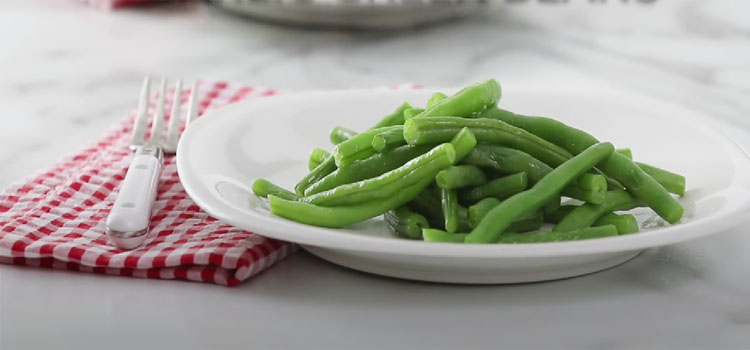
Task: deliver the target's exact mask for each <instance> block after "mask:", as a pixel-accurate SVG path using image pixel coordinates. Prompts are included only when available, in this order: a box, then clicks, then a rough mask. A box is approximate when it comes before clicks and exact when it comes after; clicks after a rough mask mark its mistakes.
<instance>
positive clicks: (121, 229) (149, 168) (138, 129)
mask: <svg viewBox="0 0 750 350" xmlns="http://www.w3.org/2000/svg"><path fill="white" fill-rule="evenodd" d="M149 86H150V78H149V77H146V79H144V81H143V87H142V88H141V95H140V99H139V101H138V111H137V114H136V118H135V124H134V125H133V136H132V139H131V144H130V148H131V149H132V150H133V151H134V153H135V155H134V157H133V160H132V161H131V163H130V166H129V167H128V172H127V174H126V175H125V179H124V180H123V182H122V185H121V186H120V190H119V193H118V194H117V199H115V203H114V205H113V206H112V209H111V210H110V212H109V215H108V216H107V221H106V233H107V238H108V239H109V242H110V243H111V244H112V245H114V246H116V247H118V248H120V249H133V248H137V247H139V246H140V245H142V244H143V242H144V241H145V240H146V236H147V234H148V228H149V222H150V221H151V210H152V208H153V204H154V200H155V199H156V190H157V187H158V185H159V177H160V176H161V170H162V167H163V165H164V155H165V154H166V155H171V154H174V153H175V152H176V150H177V142H178V141H179V137H180V101H181V97H182V83H181V82H180V81H179V80H178V81H177V82H176V83H175V86H174V97H173V99H172V109H171V114H170V116H171V117H170V118H169V125H168V126H167V134H166V139H164V137H163V129H164V96H165V95H166V94H167V80H166V79H162V80H161V84H160V87H159V95H158V98H157V101H156V106H155V108H154V120H153V122H152V124H151V137H149V138H148V139H146V127H147V125H148V106H149V96H150V94H149ZM196 91H197V83H194V84H193V86H192V89H191V90H190V98H189V102H188V111H187V116H186V117H185V128H187V127H188V126H189V125H190V123H191V122H192V121H193V120H195V118H196V117H197V114H198V113H197V108H196V107H197V106H196V103H197V100H196Z"/></svg>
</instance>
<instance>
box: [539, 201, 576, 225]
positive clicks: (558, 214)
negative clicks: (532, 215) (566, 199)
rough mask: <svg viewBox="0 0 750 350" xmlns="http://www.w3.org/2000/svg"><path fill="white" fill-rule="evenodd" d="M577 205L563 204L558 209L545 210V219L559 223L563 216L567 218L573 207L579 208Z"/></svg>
mask: <svg viewBox="0 0 750 350" xmlns="http://www.w3.org/2000/svg"><path fill="white" fill-rule="evenodd" d="M577 207H578V206H577V205H561V206H560V207H559V208H557V210H555V211H550V212H545V213H544V221H547V222H549V223H551V224H557V223H559V222H560V221H562V219H563V218H565V216H566V215H568V214H569V213H570V212H571V211H573V209H575V208H577Z"/></svg>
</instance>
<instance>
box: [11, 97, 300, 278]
mask: <svg viewBox="0 0 750 350" xmlns="http://www.w3.org/2000/svg"><path fill="white" fill-rule="evenodd" d="M187 93H188V91H184V93H183V99H182V101H180V102H181V103H183V104H185V103H186V100H187ZM274 94H276V91H275V90H269V89H263V88H258V87H252V86H246V85H237V84H228V83H223V82H219V83H201V84H200V85H199V94H198V97H199V101H200V102H199V103H200V111H201V113H202V112H203V111H204V110H205V109H207V108H214V107H219V106H223V105H225V104H228V103H231V102H236V101H239V100H243V99H253V98H262V97H263V96H270V95H274ZM168 96H172V93H169V95H168ZM154 98H155V96H154ZM167 103H168V104H170V103H171V101H170V99H169V98H167ZM185 109H186V108H183V111H184V110H185ZM167 111H169V109H167ZM169 117H170V116H167V118H169ZM182 117H183V118H184V116H182ZM133 119H134V115H131V116H130V117H128V118H127V119H126V120H125V121H123V122H122V123H121V124H120V125H118V126H117V127H115V128H114V129H113V130H111V131H110V132H108V133H107V135H106V136H105V137H103V138H102V139H100V140H99V141H97V142H95V143H94V144H93V145H91V146H90V147H87V148H85V149H84V150H82V151H80V152H78V153H76V154H74V155H72V156H70V157H67V158H66V159H64V160H62V161H61V162H59V163H58V164H56V165H54V166H53V167H51V168H49V169H47V170H45V171H42V172H40V173H38V174H37V175H35V176H32V177H30V178H28V179H26V180H23V181H21V182H19V183H16V184H13V185H11V186H10V187H9V188H7V189H5V190H4V191H3V192H2V193H1V194H0V262H2V263H10V264H17V265H30V266H42V267H51V268H58V269H69V270H75V271H88V272H98V273H106V274H113V275H124V276H133V277H145V278H161V279H183V280H191V281H202V282H214V283H218V284H221V285H226V286H234V285H237V284H239V283H240V282H242V281H244V280H246V279H248V278H250V277H251V276H253V275H255V274H257V273H258V272H261V271H263V270H265V269H266V268H268V267H270V266H272V265H273V264H275V263H276V262H278V261H279V260H281V259H283V258H284V257H285V256H287V255H288V254H289V253H291V252H292V251H294V249H295V246H294V245H293V244H291V243H286V242H281V241H277V240H273V239H268V238H265V237H263V236H260V235H257V234H254V233H252V232H247V231H242V230H240V229H237V228H234V227H232V226H229V225H226V224H223V223H221V222H219V221H217V220H216V219H214V218H212V217H210V216H208V214H206V213H205V212H203V211H202V210H201V209H200V208H199V207H198V206H197V205H195V203H193V201H192V200H191V199H190V198H189V197H188V196H187V194H186V193H185V191H184V190H183V188H182V185H181V184H180V181H179V179H178V177H177V168H176V165H175V158H174V157H167V158H166V159H165V164H164V170H163V173H162V177H161V182H160V185H159V189H158V198H157V200H156V203H155V204H154V209H153V212H152V213H153V216H152V220H151V228H150V230H151V232H150V234H149V239H148V240H147V242H146V244H145V246H143V247H141V248H138V249H135V250H131V251H122V250H119V249H117V248H115V247H113V246H111V245H109V244H108V242H107V239H106V237H105V235H104V222H105V219H106V217H107V214H108V213H109V210H110V209H111V208H112V204H113V202H114V200H115V197H116V195H117V189H118V188H119V184H120V182H121V181H122V180H123V179H124V177H125V173H126V172H127V168H128V165H129V164H130V160H131V159H132V158H131V157H132V153H131V152H130V151H129V150H128V145H129V142H130V136H131V135H130V134H131V132H132V125H133Z"/></svg>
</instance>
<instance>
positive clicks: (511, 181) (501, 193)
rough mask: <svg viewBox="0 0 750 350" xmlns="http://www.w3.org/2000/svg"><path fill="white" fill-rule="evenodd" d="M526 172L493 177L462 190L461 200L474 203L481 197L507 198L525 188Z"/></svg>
mask: <svg viewBox="0 0 750 350" xmlns="http://www.w3.org/2000/svg"><path fill="white" fill-rule="evenodd" d="M528 183H529V182H528V178H527V177H526V173H516V174H513V175H508V176H504V177H500V178H497V179H494V180H492V181H490V182H488V183H486V184H484V185H481V186H478V187H474V188H472V189H470V190H468V191H466V192H462V195H461V200H462V202H468V203H474V202H477V201H479V200H481V199H483V198H487V197H495V198H498V199H504V198H508V197H510V196H512V195H514V194H516V193H519V192H521V191H523V190H525V189H526V187H527V186H528Z"/></svg>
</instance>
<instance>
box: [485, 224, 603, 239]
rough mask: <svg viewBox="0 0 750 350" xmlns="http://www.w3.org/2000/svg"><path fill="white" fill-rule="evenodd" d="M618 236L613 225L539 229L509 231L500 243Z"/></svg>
mask: <svg viewBox="0 0 750 350" xmlns="http://www.w3.org/2000/svg"><path fill="white" fill-rule="evenodd" d="M612 236H617V228H615V226H613V225H607V226H598V227H589V228H585V229H580V230H573V231H568V232H556V231H538V232H528V233H507V234H504V235H503V236H502V237H501V238H500V239H499V240H498V243H503V244H518V243H544V242H563V241H579V240H583V239H592V238H603V237H612Z"/></svg>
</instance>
